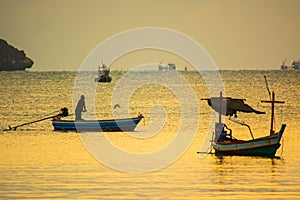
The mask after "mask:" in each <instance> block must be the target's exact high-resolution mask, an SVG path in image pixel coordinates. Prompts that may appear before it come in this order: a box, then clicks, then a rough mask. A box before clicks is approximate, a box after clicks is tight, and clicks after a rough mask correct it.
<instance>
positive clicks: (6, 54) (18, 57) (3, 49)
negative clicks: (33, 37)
mask: <svg viewBox="0 0 300 200" xmlns="http://www.w3.org/2000/svg"><path fill="white" fill-rule="evenodd" d="M32 65H33V61H32V60H31V59H30V58H28V57H26V54H25V52H24V51H23V50H18V49H17V48H15V47H13V46H11V45H9V44H8V43H7V42H6V41H5V40H3V39H0V71H15V70H25V69H26V68H31V67H32Z"/></svg>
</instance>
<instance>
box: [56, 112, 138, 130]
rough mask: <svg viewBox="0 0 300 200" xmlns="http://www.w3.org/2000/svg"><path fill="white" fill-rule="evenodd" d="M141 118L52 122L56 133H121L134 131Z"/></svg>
mask: <svg viewBox="0 0 300 200" xmlns="http://www.w3.org/2000/svg"><path fill="white" fill-rule="evenodd" d="M142 118H143V117H142V116H139V117H136V118H127V119H115V120H78V121H74V120H52V125H53V127H54V130H56V131H77V132H81V131H97V132H122V131H134V129H135V128H136V126H137V125H138V123H139V122H140V121H141V119H142Z"/></svg>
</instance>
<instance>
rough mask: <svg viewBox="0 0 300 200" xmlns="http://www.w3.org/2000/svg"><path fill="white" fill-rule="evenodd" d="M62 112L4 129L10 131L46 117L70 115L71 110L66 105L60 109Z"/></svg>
mask: <svg viewBox="0 0 300 200" xmlns="http://www.w3.org/2000/svg"><path fill="white" fill-rule="evenodd" d="M60 111H61V113H59V114H57V115H52V116H49V117H44V118H42V119H38V120H35V121H32V122H27V123H24V124H20V125H17V126H13V127H11V126H8V129H4V130H3V131H10V130H14V131H15V130H17V128H19V127H21V126H26V125H29V124H33V123H36V122H40V121H44V120H46V119H51V118H54V117H66V116H69V112H68V108H66V107H64V108H61V109H60Z"/></svg>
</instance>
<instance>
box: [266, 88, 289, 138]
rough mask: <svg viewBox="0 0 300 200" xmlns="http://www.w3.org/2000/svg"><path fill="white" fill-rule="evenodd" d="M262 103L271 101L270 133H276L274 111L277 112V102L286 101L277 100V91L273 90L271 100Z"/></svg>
mask: <svg viewBox="0 0 300 200" xmlns="http://www.w3.org/2000/svg"><path fill="white" fill-rule="evenodd" d="M261 102H262V103H271V128H270V135H272V134H274V133H275V131H274V113H275V103H284V101H275V92H274V91H273V92H272V99H271V101H261Z"/></svg>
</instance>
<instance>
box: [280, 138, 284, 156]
mask: <svg viewBox="0 0 300 200" xmlns="http://www.w3.org/2000/svg"><path fill="white" fill-rule="evenodd" d="M283 145H284V137H282V145H281V153H280V157H281V156H282V154H283Z"/></svg>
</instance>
